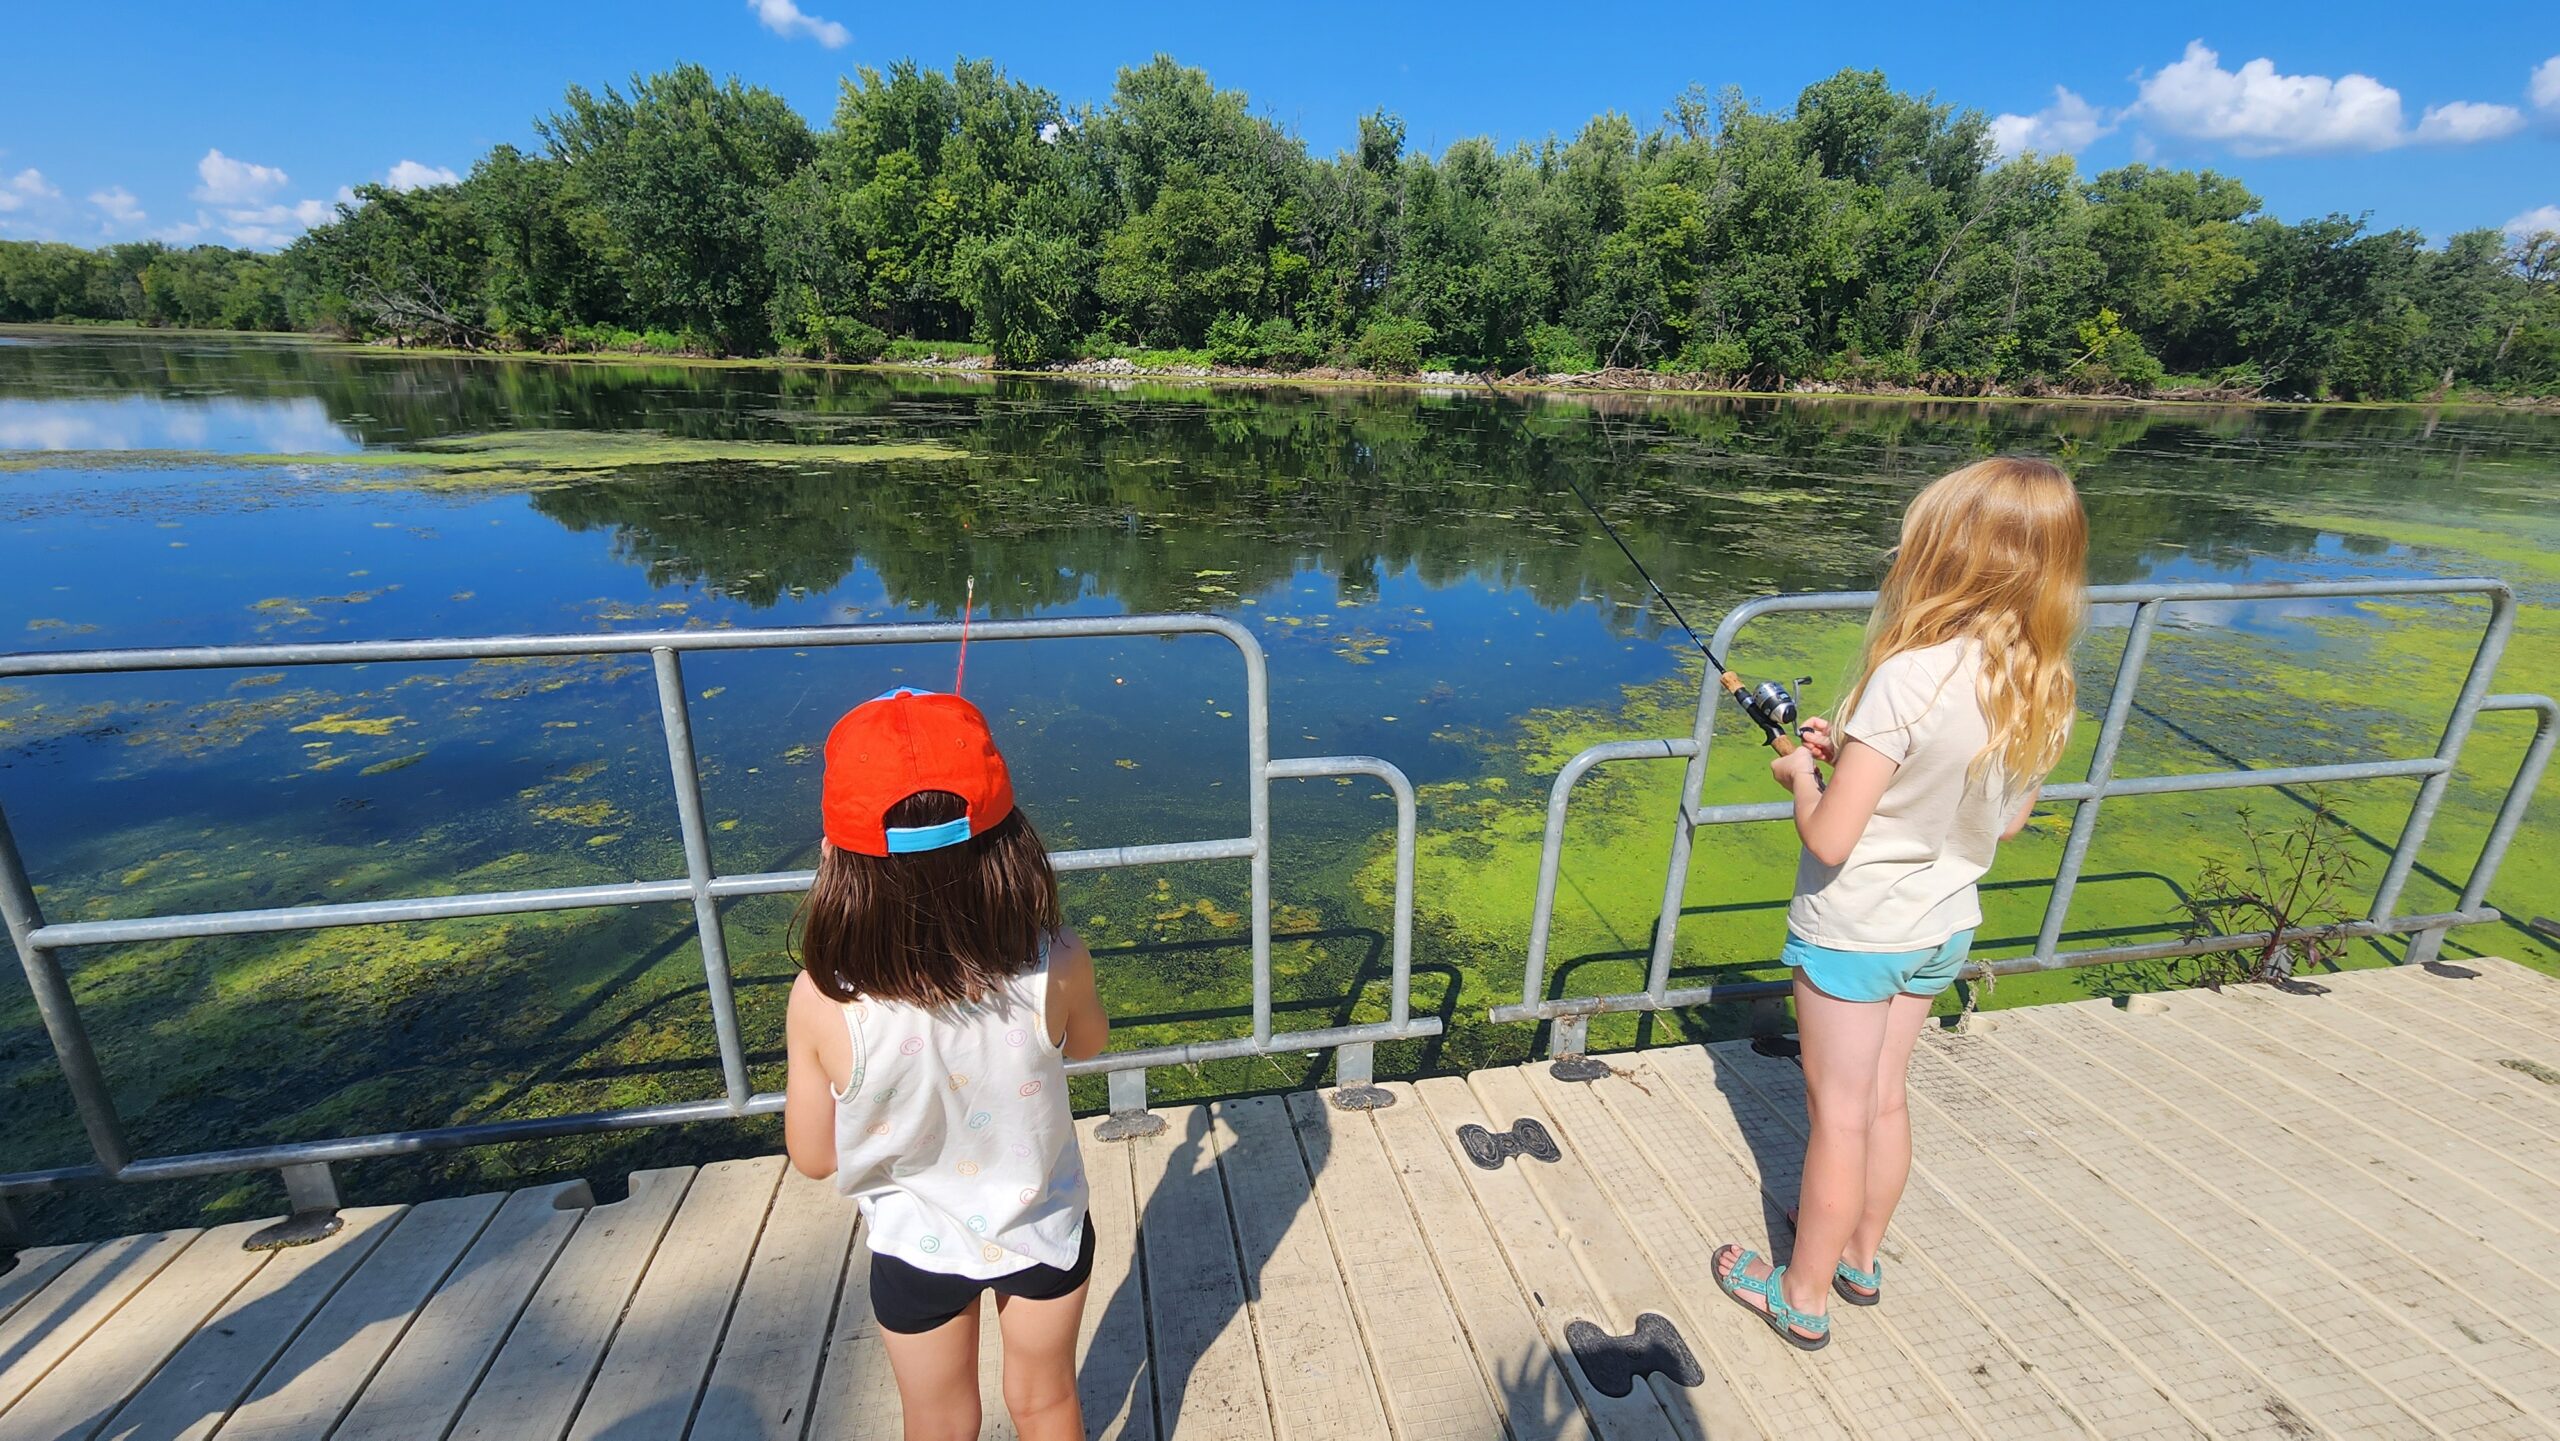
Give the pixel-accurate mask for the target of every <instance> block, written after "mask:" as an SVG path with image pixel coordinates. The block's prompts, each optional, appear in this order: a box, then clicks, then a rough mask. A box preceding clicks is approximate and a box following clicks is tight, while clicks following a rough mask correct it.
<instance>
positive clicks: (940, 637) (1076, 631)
mask: <svg viewBox="0 0 2560 1441" xmlns="http://www.w3.org/2000/svg"><path fill="white" fill-rule="evenodd" d="M968 635H969V638H970V639H971V640H973V641H1005V640H1058V639H1077V640H1092V639H1108V638H1110V637H1114V636H1148V635H1217V636H1224V637H1226V638H1227V639H1228V640H1229V641H1231V642H1233V643H1234V644H1235V645H1236V647H1237V648H1238V649H1239V650H1243V651H1245V652H1246V654H1247V656H1248V657H1250V658H1258V657H1260V655H1261V654H1262V646H1261V644H1260V642H1258V641H1256V640H1255V639H1254V636H1253V632H1251V631H1249V630H1247V629H1245V628H1244V627H1243V626H1242V625H1239V624H1238V623H1236V622H1235V621H1232V620H1229V619H1227V618H1226V617H1225V616H1221V615H1198V614H1185V615H1117V616H1114V615H1096V616H1061V617H1055V618H1052V619H1047V620H982V621H977V622H975V623H974V624H972V625H971V626H970V627H969V628H968ZM960 636H961V625H960V623H959V622H958V621H917V622H912V623H901V624H896V625H818V626H768V627H761V628H755V629H740V630H641V631H618V632H611V633H606V634H601V635H599V634H575V635H500V636H488V637H485V638H482V639H477V640H474V639H468V638H462V639H443V638H440V639H435V640H378V641H313V642H308V643H303V644H295V645H217V646H169V647H143V648H137V649H131V650H64V651H20V652H16V653H14V654H8V655H0V679H7V678H10V677H14V676H37V675H116V674H122V673H129V672H133V671H164V670H262V669H266V668H268V667H273V666H297V665H373V664H379V663H383V662H390V661H471V660H507V659H528V658H534V657H543V656H593V655H641V654H645V653H648V652H650V651H655V650H660V649H665V650H674V651H734V650H788V649H820V648H827V647H834V646H851V645H926V644H932V643H935V642H941V641H957V640H959V639H960Z"/></svg>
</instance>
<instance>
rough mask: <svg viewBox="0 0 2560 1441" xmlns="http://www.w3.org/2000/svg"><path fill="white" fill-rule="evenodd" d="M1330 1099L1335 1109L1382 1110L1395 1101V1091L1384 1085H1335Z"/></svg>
mask: <svg viewBox="0 0 2560 1441" xmlns="http://www.w3.org/2000/svg"><path fill="white" fill-rule="evenodd" d="M1331 1099H1332V1101H1333V1108H1334V1109H1335V1110H1337V1111H1383V1110H1385V1109H1386V1108H1387V1107H1389V1106H1392V1105H1394V1104H1395V1103H1396V1093H1395V1092H1393V1091H1390V1090H1388V1089H1387V1088H1386V1087H1384V1086H1337V1087H1335V1088H1334V1092H1333V1095H1332V1097H1331Z"/></svg>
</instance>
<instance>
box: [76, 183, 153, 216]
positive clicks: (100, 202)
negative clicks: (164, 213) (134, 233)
mask: <svg viewBox="0 0 2560 1441" xmlns="http://www.w3.org/2000/svg"><path fill="white" fill-rule="evenodd" d="M89 203H90V204H91V205H94V206H96V207H97V208H98V213H99V214H100V215H103V216H105V217H106V218H107V223H108V224H110V225H139V224H141V223H142V222H143V221H145V220H147V219H149V218H150V217H149V216H147V215H145V214H144V213H143V209H142V202H141V201H139V200H136V199H134V198H133V192H132V191H130V190H127V189H125V188H124V187H123V186H121V185H110V186H108V187H107V188H106V189H104V190H93V191H91V192H90V193H89Z"/></svg>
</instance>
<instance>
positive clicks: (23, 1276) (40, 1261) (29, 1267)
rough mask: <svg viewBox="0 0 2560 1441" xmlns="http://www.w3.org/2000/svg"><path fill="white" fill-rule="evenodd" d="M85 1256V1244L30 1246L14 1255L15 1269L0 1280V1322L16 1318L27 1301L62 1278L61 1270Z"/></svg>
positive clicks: (86, 1252) (87, 1248)
mask: <svg viewBox="0 0 2560 1441" xmlns="http://www.w3.org/2000/svg"><path fill="white" fill-rule="evenodd" d="M88 1253H89V1243H88V1242H86V1241H83V1242H79V1243H77V1244H75V1245H69V1246H30V1247H28V1248H27V1249H26V1250H23V1251H20V1252H19V1253H18V1264H17V1267H16V1268H15V1269H14V1270H12V1271H10V1272H9V1274H8V1275H6V1276H0V1321H6V1320H8V1319H9V1318H10V1317H11V1316H13V1315H16V1314H17V1310H18V1308H19V1307H21V1306H23V1305H25V1304H27V1298H28V1297H30V1296H33V1295H35V1293H37V1292H38V1291H41V1290H43V1289H44V1288H45V1286H46V1285H47V1284H48V1283H50V1282H51V1281H52V1280H53V1278H54V1277H56V1276H59V1275H61V1274H62V1271H63V1268H64V1267H66V1266H68V1265H70V1264H71V1263H72V1262H74V1261H77V1260H79V1259H80V1258H81V1257H82V1256H85V1255H87V1254H88Z"/></svg>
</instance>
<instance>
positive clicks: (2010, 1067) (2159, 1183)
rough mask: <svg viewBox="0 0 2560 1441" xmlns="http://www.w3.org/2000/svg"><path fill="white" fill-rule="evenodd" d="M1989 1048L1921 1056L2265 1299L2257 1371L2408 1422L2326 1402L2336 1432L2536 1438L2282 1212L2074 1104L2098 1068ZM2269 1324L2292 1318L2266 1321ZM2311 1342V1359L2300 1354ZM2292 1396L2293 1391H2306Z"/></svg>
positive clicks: (2251, 1339) (2091, 1105)
mask: <svg viewBox="0 0 2560 1441" xmlns="http://www.w3.org/2000/svg"><path fill="white" fill-rule="evenodd" d="M1985 1041H1986V1042H1987V1043H1974V1042H1958V1043H1953V1044H1948V1043H1932V1044H1931V1046H1930V1050H1931V1051H1932V1053H1933V1054H1935V1055H1936V1056H1938V1057H1941V1058H1943V1059H1944V1060H1945V1061H1946V1062H1948V1063H1949V1065H1950V1066H1951V1067H1952V1068H1953V1069H1954V1070H1956V1071H1959V1072H1961V1073H1962V1074H1964V1075H1965V1076H1966V1077H1967V1078H1969V1079H1970V1080H1972V1081H1973V1082H1974V1084H1975V1085H1976V1086H1977V1087H1978V1088H1979V1089H1980V1090H1981V1091H1982V1092H1983V1093H1984V1094H1985V1095H1987V1096H1991V1097H1996V1098H1998V1099H1999V1101H2000V1102H2001V1103H2003V1104H2005V1105H2006V1106H2007V1107H2008V1108H2009V1109H2010V1110H2011V1111H2012V1112H2014V1113H2015V1114H2016V1115H2018V1116H2021V1117H2023V1118H2024V1119H2025V1120H2026V1121H2027V1123H2028V1124H2029V1125H2031V1126H2032V1127H2034V1128H2035V1130H2036V1132H2037V1135H2038V1137H2039V1139H2040V1140H2049V1141H2051V1142H2052V1143H2053V1144H2054V1145H2056V1146H2058V1147H2060V1148H2061V1149H2062V1150H2063V1151H2064V1152H2065V1153H2066V1154H2067V1155H2068V1156H2069V1157H2071V1158H2072V1159H2075V1160H2077V1161H2078V1162H2079V1163H2080V1164H2081V1165H2082V1166H2084V1167H2086V1168H2088V1169H2089V1170H2090V1171H2091V1172H2093V1173H2094V1174H2096V1175H2098V1176H2099V1177H2101V1178H2103V1179H2104V1181H2105V1182H2106V1183H2107V1184H2108V1185H2109V1186H2111V1187H2113V1188H2114V1189H2115V1191H2116V1193H2117V1194H2118V1195H2120V1196H2121V1197H2123V1206H2124V1208H2125V1209H2127V1210H2132V1211H2141V1212H2147V1213H2149V1214H2150V1215H2151V1216H2152V1217H2154V1218H2156V1219H2158V1220H2160V1221H2161V1222H2163V1223H2164V1224H2167V1225H2170V1226H2173V1227H2174V1228H2175V1229H2176V1231H2177V1233H2178V1234H2179V1235H2180V1236H2181V1237H2183V1238H2185V1239H2186V1240H2187V1241H2188V1242H2190V1243H2191V1244H2192V1245H2193V1246H2195V1247H2196V1248H2197V1249H2199V1250H2201V1251H2203V1252H2205V1253H2206V1255H2207V1256H2208V1257H2209V1258H2210V1261H2211V1262H2218V1263H2219V1264H2220V1265H2221V1266H2222V1267H2223V1268H2225V1269H2227V1270H2228V1271H2229V1272H2230V1274H2231V1275H2232V1276H2233V1277H2235V1278H2236V1279H2238V1280H2239V1281H2240V1282H2241V1284H2242V1285H2243V1286H2245V1287H2247V1288H2248V1289H2250V1290H2252V1291H2255V1292H2256V1293H2257V1294H2258V1295H2259V1296H2261V1297H2263V1298H2264V1299H2265V1301H2266V1303H2267V1304H2268V1306H2270V1307H2272V1308H2273V1312H2272V1313H2271V1314H2270V1315H2261V1316H2258V1317H2257V1318H2256V1326H2255V1329H2253V1330H2252V1331H2251V1332H2249V1333H2245V1334H2235V1335H2233V1337H2232V1339H2233V1341H2234V1342H2235V1344H2240V1345H2243V1346H2245V1347H2247V1354H2248V1355H2249V1356H2250V1357H2251V1358H2252V1359H2253V1360H2254V1361H2256V1362H2257V1363H2258V1365H2259V1366H2260V1368H2261V1369H2269V1367H2270V1364H2271V1363H2275V1362H2277V1359H2278V1358H2279V1357H2288V1356H2289V1357H2291V1358H2292V1364H2293V1365H2294V1366H2295V1367H2296V1368H2298V1369H2306V1370H2308V1371H2310V1372H2311V1373H2312V1374H2314V1375H2318V1376H2325V1377H2327V1378H2329V1379H2328V1382H2327V1392H2328V1394H2330V1395H2332V1396H2336V1397H2340V1398H2342V1399H2344V1400H2345V1401H2346V1402H2347V1404H2348V1406H2349V1407H2350V1408H2354V1407H2363V1408H2366V1409H2368V1410H2370V1409H2371V1408H2372V1407H2373V1406H2374V1401H2375V1398H2376V1397H2380V1398H2383V1399H2385V1400H2387V1401H2388V1402H2389V1403H2390V1404H2392V1406H2393V1407H2394V1409H2396V1410H2400V1411H2403V1412H2405V1413H2406V1415H2407V1417H2408V1423H2403V1422H2401V1421H2399V1420H2397V1419H2395V1418H2394V1417H2392V1416H2391V1415H2390V1414H2389V1413H2385V1412H2378V1411H2377V1412H2374V1413H2373V1414H2374V1416H2375V1417H2376V1418H2378V1419H2359V1418H2357V1417H2353V1416H2344V1417H2341V1416H2338V1415H2336V1414H2335V1411H2336V1408H2335V1407H2334V1406H2324V1415H2328V1416H2330V1417H2331V1419H2332V1420H2333V1423H2334V1424H2337V1425H2338V1426H2339V1427H2340V1429H2344V1430H2351V1431H2356V1432H2364V1431H2373V1432H2375V1433H2377V1434H2379V1433H2382V1432H2384V1431H2387V1430H2389V1429H2392V1428H2401V1429H2406V1424H2416V1425H2420V1426H2425V1427H2433V1428H2437V1429H2445V1430H2450V1431H2451V1432H2452V1433H2454V1434H2457V1435H2463V1436H2482V1437H2491V1436H2501V1437H2518V1438H2521V1437H2524V1436H2529V1435H2535V1434H2538V1433H2539V1432H2540V1429H2541V1428H2540V1427H2539V1426H2537V1425H2536V1424H2534V1423H2533V1422H2532V1421H2531V1420H2529V1419H2528V1418H2527V1417H2526V1415H2525V1412H2524V1408H2523V1407H2522V1406H2521V1405H2519V1404H2518V1403H2517V1402H2516V1400H2515V1399H2514V1398H2513V1397H2511V1396H2506V1395H2502V1394H2500V1393H2499V1392H2498V1391H2497V1390H2495V1389H2494V1388H2492V1387H2491V1386H2490V1385H2489V1384H2487V1383H2486V1382H2485V1381H2483V1380H2482V1379H2481V1378H2480V1377H2478V1376H2477V1375H2475V1374H2473V1373H2472V1372H2470V1371H2468V1370H2466V1369H2465V1368H2463V1367H2461V1366H2459V1365H2452V1364H2447V1363H2448V1362H2449V1361H2450V1360H2451V1359H2452V1358H2451V1357H2449V1356H2448V1355H2446V1354H2445V1353H2444V1352H2442V1351H2439V1350H2437V1349H2436V1348H2435V1347H2433V1346H2432V1345H2429V1344H2428V1343H2427V1340H2426V1338H2425V1337H2423V1336H2421V1335H2419V1334H2417V1333H2415V1332H2413V1331H2411V1330H2409V1329H2407V1328H2405V1327H2403V1326H2402V1325H2401V1324H2400V1322H2399V1321H2398V1319H2397V1318H2395V1317H2394V1316H2392V1315H2391V1314H2390V1313H2389V1312H2388V1311H2386V1310H2385V1309H2383V1308H2382V1307H2381V1306H2379V1305H2376V1304H2375V1303H2374V1301H2373V1300H2372V1298H2370V1297H2368V1296H2367V1295H2365V1294H2364V1293H2363V1292H2362V1291H2360V1290H2358V1289H2356V1288H2355V1287H2354V1286H2352V1285H2345V1284H2341V1283H2342V1281H2343V1280H2344V1278H2343V1277H2341V1276H2339V1275H2338V1274H2337V1273H2336V1272H2334V1271H2332V1270H2331V1269H2329V1266H2328V1264H2327V1261H2326V1259H2325V1257H2324V1256H2323V1255H2322V1254H2321V1253H2320V1251H2319V1250H2317V1249H2314V1248H2312V1247H2309V1246H2297V1245H2296V1244H2294V1242H2293V1240H2292V1239H2291V1238H2290V1237H2289V1236H2287V1234H2286V1228H2285V1227H2284V1226H2283V1224H2282V1222H2281V1217H2256V1216H2251V1215H2250V1214H2249V1213H2248V1212H2246V1211H2245V1210H2242V1209H2241V1208H2239V1207H2237V1206H2234V1205H2233V1204H2231V1202H2230V1201H2229V1200H2228V1199H2226V1198H2225V1197H2224V1196H2223V1195H2222V1194H2221V1193H2220V1192H2218V1191H2216V1190H2214V1189H2212V1188H2211V1187H2209V1186H2207V1185H2205V1184H2204V1183H2203V1182H2202V1181H2201V1180H2199V1179H2198V1178H2196V1177H2193V1176H2190V1175H2188V1174H2187V1173H2186V1172H2185V1171H2183V1170H2181V1169H2179V1168H2178V1167H2177V1166H2175V1165H2174V1164H2172V1163H2171V1162H2170V1161H2169V1160H2168V1159H2167V1158H2165V1157H2163V1156H2161V1155H2160V1154H2159V1153H2158V1152H2157V1151H2154V1150H2152V1149H2151V1148H2150V1147H2148V1146H2146V1145H2144V1144H2142V1142H2141V1140H2140V1138H2139V1137H2138V1136H2135V1135H2133V1134H2132V1133H2130V1132H2127V1131H2125V1130H2123V1129H2121V1128H2119V1127H2118V1126H2117V1125H2116V1124H2115V1123H2114V1122H2112V1121H2110V1120H2108V1119H2107V1107H2108V1106H2109V1104H2110V1103H2111V1100H2112V1099H2113V1098H2111V1097H2109V1096H2108V1095H2107V1094H2106V1093H2105V1092H2103V1091H2102V1092H2100V1093H2099V1094H2098V1095H2097V1096H2095V1097H2088V1096H2084V1095H2083V1094H2082V1093H2080V1092H2079V1091H2077V1090H2076V1089H2074V1088H2073V1086H2072V1085H2071V1081H2072V1080H2074V1079H2076V1080H2079V1081H2080V1082H2081V1083H2082V1084H2088V1083H2089V1077H2090V1075H2091V1074H2092V1073H2095V1072H2096V1070H2097V1068H2096V1067H2095V1066H2094V1065H2092V1066H2091V1067H2089V1068H2087V1069H2086V1070H2081V1071H2078V1072H2076V1073H2074V1074H2072V1075H2070V1076H2065V1075H2062V1074H2057V1073H2058V1072H2060V1071H2062V1069H2063V1068H2062V1067H2061V1066H2060V1064H2059V1063H2057V1062H2051V1061H2048V1062H2046V1063H2045V1064H2041V1065H2040V1064H2037V1063H2035V1062H2032V1061H2029V1060H2028V1059H2026V1058H2025V1057H2023V1056H2021V1055H2019V1054H2017V1048H2015V1047H2012V1046H2008V1045H2004V1044H2002V1043H2001V1038H2000V1037H1999V1036H1998V1035H1997V1034H1994V1035H1992V1036H1990V1037H1987V1038H1985ZM2040 1049H2043V1050H2051V1049H2054V1048H2052V1047H2045V1048H2040ZM2252 1309H2253V1310H2254V1309H2255V1308H2252ZM2274 1317H2281V1318H2283V1319H2284V1321H2285V1322H2289V1323H2290V1324H2289V1325H2284V1326H2281V1327H2276V1326H2272V1325H2270V1324H2269V1323H2270V1322H2271V1321H2272V1319H2273V1318H2274ZM2314 1343H2316V1344H2317V1345H2318V1346H2319V1347H2320V1348H2321V1349H2320V1351H2319V1352H2311V1351H2310V1350H2309V1349H2308V1348H2309V1346H2310V1345H2311V1344H2314ZM2306 1357H2307V1358H2308V1360H2307V1361H2306V1360H2305V1358H2306ZM2332 1358H2334V1360H2335V1362H2337V1363H2342V1364H2343V1366H2344V1367H2345V1368H2347V1369H2348V1370H2351V1371H2352V1373H2353V1375H2352V1380H2351V1381H2350V1382H2347V1383H2344V1384H2342V1382H2341V1380H2340V1374H2339V1367H2338V1366H2337V1365H2333V1364H2332ZM2288 1389H2289V1390H2291V1391H2293V1392H2294V1394H2296V1395H2302V1394H2304V1391H2305V1389H2306V1388H2305V1387H2303V1386H2299V1385H2292V1386H2288ZM2311 1389H2319V1388H2311ZM2368 1392H2370V1393H2372V1394H2370V1395H2368V1394H2366V1393H2368ZM2306 1399H2308V1398H2306ZM2314 1404H2321V1403H2317V1402H2315V1403H2314ZM2350 1421H2352V1422H2353V1423H2354V1424H2352V1425H2350V1424H2348V1423H2349V1422H2350Z"/></svg>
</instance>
